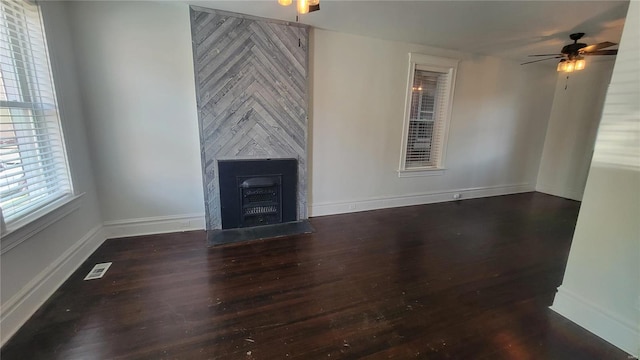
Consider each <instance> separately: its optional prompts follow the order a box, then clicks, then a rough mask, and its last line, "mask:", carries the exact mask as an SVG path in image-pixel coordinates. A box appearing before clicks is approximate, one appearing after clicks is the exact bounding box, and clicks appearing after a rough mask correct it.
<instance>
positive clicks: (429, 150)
mask: <svg viewBox="0 0 640 360" xmlns="http://www.w3.org/2000/svg"><path fill="white" fill-rule="evenodd" d="M457 66H458V61H457V60H453V59H446V58H438V57H433V56H427V55H421V54H409V79H408V82H407V83H408V86H407V88H408V89H407V100H406V108H405V116H404V117H405V119H404V132H403V141H402V156H401V159H400V170H399V173H400V176H415V175H432V174H430V172H431V171H432V170H442V169H444V153H445V148H446V139H447V131H448V127H449V116H450V114H451V105H452V100H453V85H454V82H455V75H456V68H457ZM403 174H404V175H403Z"/></svg>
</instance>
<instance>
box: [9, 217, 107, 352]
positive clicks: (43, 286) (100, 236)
mask: <svg viewBox="0 0 640 360" xmlns="http://www.w3.org/2000/svg"><path fill="white" fill-rule="evenodd" d="M105 239H106V237H105V235H104V233H103V231H102V225H98V226H96V227H94V228H93V229H91V230H90V231H89V232H87V233H86V234H85V235H84V236H83V237H82V238H81V239H80V240H78V242H76V243H75V244H73V246H71V247H70V248H69V249H67V251H65V252H64V253H63V254H62V255H60V257H59V258H57V259H56V260H55V261H54V262H53V263H51V264H50V265H49V266H47V267H46V268H45V269H44V270H43V271H42V272H40V273H39V274H38V275H37V276H36V277H35V278H33V279H31V281H29V282H28V283H27V284H26V285H25V286H24V287H23V288H22V289H21V290H20V291H19V292H18V293H16V294H15V295H13V296H12V297H11V298H10V299H9V300H8V301H7V302H6V303H5V304H2V311H1V313H2V315H1V317H0V332H1V333H2V339H1V341H0V342H1V343H0V346H4V344H5V343H6V342H7V341H8V340H9V339H10V338H11V337H12V336H13V335H14V334H15V333H16V331H18V329H20V327H21V326H22V325H24V323H25V322H26V321H27V320H29V318H30V317H31V315H33V314H34V313H35V312H36V311H37V310H38V308H40V306H42V305H43V304H44V303H45V301H47V299H49V297H51V295H53V293H54V292H55V291H56V290H57V289H58V288H59V287H60V285H62V284H63V283H64V282H65V281H66V280H67V278H69V276H71V274H73V272H74V271H76V269H77V268H78V267H79V266H80V265H81V264H82V263H83V262H84V261H85V260H86V259H87V258H88V257H89V255H91V254H93V252H94V251H96V249H97V248H98V247H99V246H100V245H102V243H103V242H104V240H105Z"/></svg>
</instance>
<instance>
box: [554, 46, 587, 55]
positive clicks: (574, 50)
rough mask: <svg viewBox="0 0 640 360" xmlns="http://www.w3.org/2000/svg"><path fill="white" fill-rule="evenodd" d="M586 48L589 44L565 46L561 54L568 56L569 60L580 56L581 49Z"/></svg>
mask: <svg viewBox="0 0 640 360" xmlns="http://www.w3.org/2000/svg"><path fill="white" fill-rule="evenodd" d="M585 47H587V44H583V43H574V44H569V45H565V46H564V47H562V51H560V52H561V53H563V54H565V55H568V56H569V58H571V57H575V56H578V53H579V51H580V49H582V48H585Z"/></svg>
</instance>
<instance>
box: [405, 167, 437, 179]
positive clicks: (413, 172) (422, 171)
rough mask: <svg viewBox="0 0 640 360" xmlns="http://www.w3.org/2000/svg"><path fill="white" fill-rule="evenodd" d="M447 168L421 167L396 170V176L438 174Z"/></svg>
mask: <svg viewBox="0 0 640 360" xmlns="http://www.w3.org/2000/svg"><path fill="white" fill-rule="evenodd" d="M446 170H447V169H444V168H422V169H411V170H398V177H400V178H406V177H422V176H438V175H442V174H444V172H445V171H446Z"/></svg>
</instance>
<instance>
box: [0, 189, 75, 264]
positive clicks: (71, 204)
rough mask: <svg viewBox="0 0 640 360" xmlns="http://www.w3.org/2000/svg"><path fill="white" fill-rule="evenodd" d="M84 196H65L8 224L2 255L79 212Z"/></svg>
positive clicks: (0, 250) (3, 238)
mask: <svg viewBox="0 0 640 360" xmlns="http://www.w3.org/2000/svg"><path fill="white" fill-rule="evenodd" d="M83 196H84V193H82V194H79V195H68V196H65V197H63V198H60V199H58V200H56V201H54V202H52V203H51V204H49V205H47V206H44V207H43V208H41V209H39V210H37V211H35V212H33V213H32V214H29V215H28V216H25V217H24V218H23V219H20V220H18V221H16V222H15V223H12V224H7V230H6V232H5V233H3V234H2V242H1V245H2V248H1V249H0V253H2V254H4V253H6V252H7V251H9V250H11V249H13V248H14V247H16V246H18V245H19V244H20V243H22V242H23V241H25V240H27V239H29V238H30V237H32V236H34V235H36V234H37V233H39V232H40V231H42V230H44V229H46V228H47V227H49V226H50V225H52V224H53V223H55V222H57V221H59V220H60V219H62V218H64V217H65V216H67V215H69V214H71V213H72V212H74V211H75V210H78V209H79V208H80V205H81V204H82V201H81V200H82V198H83Z"/></svg>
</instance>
